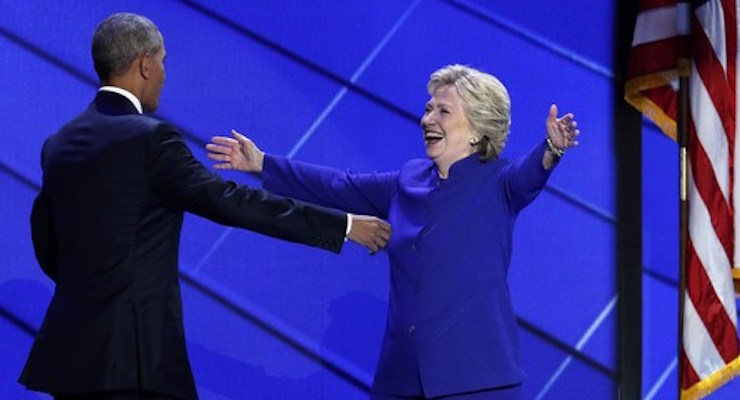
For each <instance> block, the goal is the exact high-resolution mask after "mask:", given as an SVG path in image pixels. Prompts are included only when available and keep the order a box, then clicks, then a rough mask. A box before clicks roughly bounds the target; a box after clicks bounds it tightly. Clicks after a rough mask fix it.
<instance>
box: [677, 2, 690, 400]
mask: <svg viewBox="0 0 740 400" xmlns="http://www.w3.org/2000/svg"><path fill="white" fill-rule="evenodd" d="M677 6H678V10H677V11H678V12H677V21H676V24H677V28H678V34H679V36H678V39H679V52H680V53H679V59H678V68H677V69H678V77H679V89H678V116H677V118H676V140H677V141H678V146H679V164H680V165H679V169H680V171H679V174H680V175H679V194H680V197H679V198H680V200H679V201H680V207H679V214H680V215H679V221H680V225H679V226H680V233H679V246H678V251H679V255H678V259H679V285H678V353H677V354H678V399H679V400H680V399H681V397H682V396H681V389H682V388H681V377H682V376H683V373H684V371H683V366H682V364H683V363H682V362H681V354H682V352H683V319H684V315H683V312H684V301H685V299H686V295H685V293H686V249H687V246H688V238H689V201H688V185H689V164H688V163H689V160H688V150H689V115H690V114H689V113H690V110H689V75H690V73H691V59H690V54H691V53H690V46H691V43H690V36H689V35H690V32H691V25H690V23H691V22H690V21H691V19H690V15H691V8H690V3H688V2H679V3H678V4H677Z"/></svg>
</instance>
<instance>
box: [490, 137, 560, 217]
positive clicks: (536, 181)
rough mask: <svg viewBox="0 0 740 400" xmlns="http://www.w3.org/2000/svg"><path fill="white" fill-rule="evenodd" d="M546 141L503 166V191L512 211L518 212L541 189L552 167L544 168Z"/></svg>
mask: <svg viewBox="0 0 740 400" xmlns="http://www.w3.org/2000/svg"><path fill="white" fill-rule="evenodd" d="M546 148H547V142H545V141H544V140H543V141H542V143H539V144H538V145H536V146H535V147H534V148H533V149H532V151H530V152H529V154H527V155H525V156H524V157H522V158H520V159H518V160H516V161H514V162H512V163H510V164H508V165H507V166H505V167H504V168H503V171H502V174H503V181H502V182H503V184H504V193H505V195H506V198H507V201H508V203H509V206H510V207H511V210H512V212H514V213H518V212H519V211H521V210H522V209H523V208H524V207H526V206H527V205H528V204H529V203H531V202H532V201H533V200H534V199H535V198H536V197H537V196H538V195H539V194H540V192H541V191H542V189H543V188H544V187H545V184H546V183H547V180H548V179H549V178H550V174H551V173H552V171H553V170H554V168H552V169H550V170H546V169H545V167H543V166H542V158H543V157H544V154H545V149H546Z"/></svg>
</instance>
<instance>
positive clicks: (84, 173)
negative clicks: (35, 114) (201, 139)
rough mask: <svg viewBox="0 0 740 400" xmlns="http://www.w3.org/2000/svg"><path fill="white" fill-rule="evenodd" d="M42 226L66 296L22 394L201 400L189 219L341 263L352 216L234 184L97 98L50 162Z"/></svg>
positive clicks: (176, 140)
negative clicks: (191, 325)
mask: <svg viewBox="0 0 740 400" xmlns="http://www.w3.org/2000/svg"><path fill="white" fill-rule="evenodd" d="M42 167H43V171H44V177H43V186H42V190H41V193H40V194H39V196H38V198H37V199H36V201H35V203H34V209H33V214H32V216H31V222H32V231H33V241H34V247H35V250H36V254H37V258H38V261H39V263H40V264H41V267H42V268H43V270H44V271H45V272H46V274H47V275H49V277H51V278H52V279H53V280H54V281H55V282H56V289H55V292H54V296H53V298H52V300H51V304H50V305H49V308H48V310H47V313H46V316H45V318H44V321H43V324H42V326H41V330H40V332H39V334H38V336H37V337H36V340H35V342H34V344H33V348H32V349H31V352H30V355H29V357H28V360H27V362H26V365H25V368H24V370H23V372H22V374H21V377H20V381H21V382H22V383H23V384H25V385H26V386H27V387H28V388H30V389H34V390H40V391H45V392H51V393H77V392H84V391H106V390H119V389H140V390H147V391H156V392H161V393H166V394H169V395H172V396H178V397H182V398H185V399H195V398H197V394H196V390H195V384H194V382H193V378H192V373H191V371H190V365H189V362H188V358H187V354H186V350H185V337H184V334H183V324H182V311H181V302H180V287H179V284H178V270H177V259H178V248H179V242H180V229H181V226H182V219H183V212H184V211H188V212H192V213H195V214H198V215H200V216H203V217H206V218H209V219H211V220H213V221H216V222H218V223H221V224H225V225H231V226H236V227H241V228H245V229H249V230H253V231H256V232H259V233H262V234H265V235H269V236H273V237H277V238H281V239H285V240H288V241H293V242H300V243H305V244H308V245H311V246H316V247H321V248H324V249H327V250H331V251H334V252H339V251H340V249H341V247H342V244H343V243H344V233H345V228H346V214H344V213H339V212H335V211H331V210H328V209H324V208H320V207H315V206H312V205H308V204H305V203H302V202H299V201H295V200H292V199H287V198H283V197H279V196H275V195H272V194H270V193H268V192H266V191H262V190H256V189H251V188H247V187H244V186H238V185H236V184H234V183H232V182H225V181H223V180H222V179H220V178H219V177H218V176H217V175H215V174H214V173H212V172H210V171H209V170H208V169H207V168H205V167H204V166H203V165H201V164H200V163H199V162H198V161H197V160H195V159H194V158H193V156H192V154H191V153H190V151H189V150H188V148H187V146H186V145H185V142H184V140H183V138H182V136H181V134H180V133H179V132H178V131H177V129H175V128H174V127H173V126H172V125H169V124H167V123H165V122H162V121H159V120H157V119H154V118H151V117H149V116H145V115H140V114H138V113H136V110H135V108H134V106H133V105H132V104H131V103H130V102H129V101H128V100H127V99H126V98H125V97H123V96H120V95H118V94H115V93H110V92H99V93H98V95H97V96H96V98H95V101H94V102H93V103H92V104H91V105H90V107H89V108H88V109H87V110H86V111H84V112H83V113H82V114H81V115H80V116H79V117H77V118H76V119H74V120H73V121H71V122H70V123H68V124H67V125H66V126H64V127H63V128H62V129H61V130H60V131H59V132H58V133H57V134H55V135H53V136H52V137H50V138H49V139H48V140H47V142H46V143H45V144H44V149H43V151H42Z"/></svg>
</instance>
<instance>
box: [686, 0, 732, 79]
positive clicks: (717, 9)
mask: <svg viewBox="0 0 740 400" xmlns="http://www.w3.org/2000/svg"><path fill="white" fill-rule="evenodd" d="M694 14H695V15H696V17H697V19H698V20H699V24H700V25H701V28H702V30H704V34H705V35H707V38H709V42H710V43H711V44H712V48H713V49H714V54H715V55H716V56H717V59H718V60H719V61H720V63H721V64H722V69H723V70H724V71H725V74H727V41H726V40H725V13H724V10H723V9H722V5H721V4H719V2H715V1H708V2H706V3H704V4H702V6H701V7H699V8H697V9H696V10H695V11H694Z"/></svg>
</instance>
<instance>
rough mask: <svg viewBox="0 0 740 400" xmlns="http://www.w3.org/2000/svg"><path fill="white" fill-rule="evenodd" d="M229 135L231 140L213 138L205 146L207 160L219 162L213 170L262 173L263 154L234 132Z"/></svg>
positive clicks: (218, 137) (252, 143)
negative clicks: (231, 136)
mask: <svg viewBox="0 0 740 400" xmlns="http://www.w3.org/2000/svg"><path fill="white" fill-rule="evenodd" d="M231 134H232V135H233V136H234V137H233V138H229V137H225V136H214V137H213V138H211V143H209V144H207V145H206V150H208V158H210V159H212V160H216V161H219V162H218V163H216V164H214V165H213V168H216V169H234V170H237V171H243V172H254V173H258V174H259V173H262V165H263V163H264V160H265V153H264V152H263V151H262V150H260V149H259V147H257V145H256V144H254V142H253V141H251V140H250V139H249V138H247V137H246V136H244V135H242V134H241V133H239V132H237V131H236V130H234V129H232V130H231Z"/></svg>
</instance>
